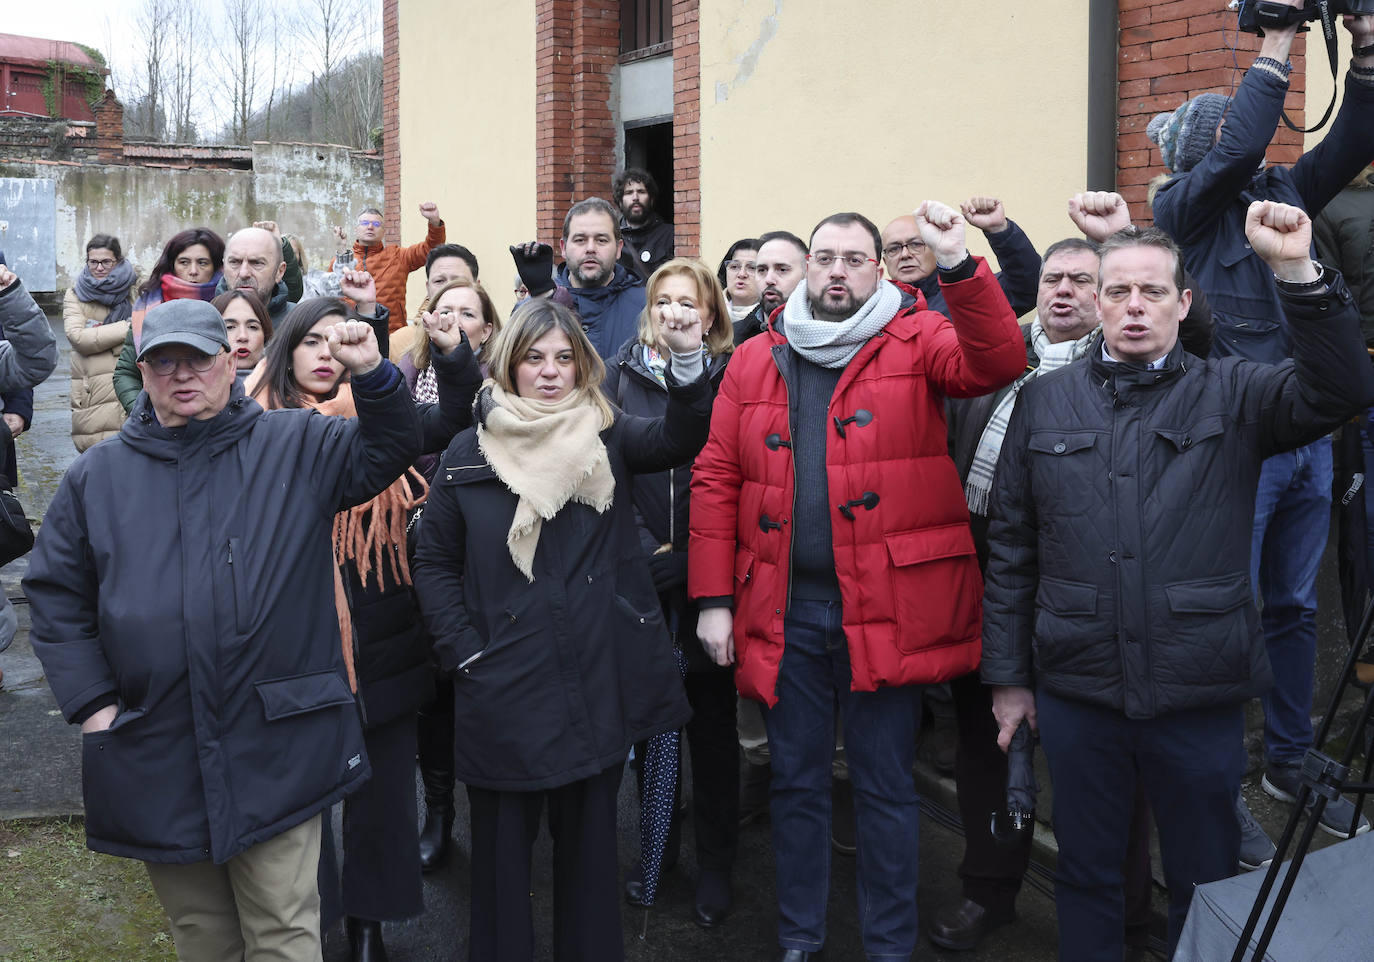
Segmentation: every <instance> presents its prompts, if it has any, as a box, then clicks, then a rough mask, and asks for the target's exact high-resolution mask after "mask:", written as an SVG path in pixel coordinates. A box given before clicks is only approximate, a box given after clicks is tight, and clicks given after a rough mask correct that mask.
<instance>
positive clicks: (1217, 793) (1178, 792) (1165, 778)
mask: <svg viewBox="0 0 1374 962" xmlns="http://www.w3.org/2000/svg"><path fill="white" fill-rule="evenodd" d="M1035 703H1036V714H1037V716H1038V717H1039V721H1040V743H1041V745H1042V746H1043V748H1044V750H1045V761H1046V762H1047V763H1048V765H1049V769H1050V778H1051V780H1052V781H1053V783H1054V835H1055V839H1056V840H1057V841H1058V843H1059V866H1058V869H1057V870H1056V872H1055V885H1054V903H1055V909H1056V910H1057V912H1058V914H1059V958H1060V959H1062V960H1063V962H1108V960H1110V962H1121V958H1122V955H1123V954H1124V953H1125V949H1126V946H1125V922H1126V911H1125V901H1124V876H1123V874H1122V869H1121V867H1122V864H1123V863H1124V862H1125V860H1126V845H1127V839H1128V837H1129V835H1130V827H1131V820H1132V817H1133V814H1132V805H1131V799H1132V798H1133V797H1134V796H1135V793H1136V785H1137V784H1138V783H1141V784H1143V785H1144V786H1145V791H1146V795H1147V797H1148V798H1149V800H1150V807H1151V809H1152V810H1153V812H1154V817H1155V825H1156V827H1157V828H1158V830H1159V849H1160V854H1161V855H1162V856H1163V862H1164V880H1165V882H1166V884H1167V885H1168V887H1169V953H1170V955H1172V954H1173V951H1174V947H1175V946H1176V945H1177V944H1178V937H1179V934H1180V933H1181V932H1182V931H1183V921H1184V919H1185V918H1186V917H1187V915H1188V904H1189V902H1190V901H1191V900H1192V897H1193V887H1194V886H1195V885H1200V884H1202V883H1203V882H1214V881H1216V880H1217V879H1223V878H1230V877H1231V876H1232V875H1235V874H1236V861H1237V859H1238V858H1239V857H1240V826H1239V825H1238V824H1237V822H1236V810H1235V804H1236V793H1237V792H1239V791H1240V780H1241V775H1242V774H1243V773H1244V771H1245V751H1244V748H1243V737H1244V734H1245V713H1244V712H1243V711H1242V706H1240V705H1226V706H1222V707H1220V708H1202V709H1195V710H1193V711H1183V712H1176V713H1174V714H1172V715H1163V716H1160V717H1158V718H1150V719H1145V720H1132V719H1129V718H1127V717H1126V716H1125V715H1124V714H1122V713H1121V712H1119V711H1115V710H1113V709H1110V708H1100V707H1098V706H1095V705H1089V704H1087V703H1085V702H1078V701H1072V700H1070V699H1067V698H1059V697H1056V696H1054V695H1051V694H1050V693H1049V692H1047V691H1045V690H1044V689H1043V688H1042V689H1041V690H1039V691H1038V692H1036V696H1035Z"/></svg>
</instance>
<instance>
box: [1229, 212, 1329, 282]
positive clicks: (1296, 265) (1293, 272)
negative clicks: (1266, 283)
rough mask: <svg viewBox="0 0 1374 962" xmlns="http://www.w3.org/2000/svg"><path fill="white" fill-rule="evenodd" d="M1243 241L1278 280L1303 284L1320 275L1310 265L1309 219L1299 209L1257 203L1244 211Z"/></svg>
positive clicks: (1310, 234) (1310, 224)
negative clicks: (1248, 244) (1246, 241)
mask: <svg viewBox="0 0 1374 962" xmlns="http://www.w3.org/2000/svg"><path fill="white" fill-rule="evenodd" d="M1245 239H1246V240H1248V241H1249V242H1250V246H1251V247H1252V248H1254V251H1255V253H1256V254H1258V255H1259V256H1260V257H1262V258H1264V262H1265V263H1266V264H1268V265H1269V269H1270V270H1272V271H1273V272H1274V276H1275V277H1277V278H1278V279H1279V280H1281V281H1290V282H1293V283H1299V284H1301V283H1306V282H1308V281H1315V280H1316V279H1317V278H1318V277H1320V276H1321V275H1320V274H1319V273H1318V271H1317V268H1316V266H1315V265H1313V263H1312V256H1311V253H1310V252H1311V250H1312V218H1310V217H1308V216H1307V212H1306V211H1305V210H1303V209H1302V208H1301V207H1291V206H1289V205H1288V204H1280V203H1276V202H1275V201H1272V200H1257V201H1255V202H1254V203H1253V204H1251V205H1250V209H1249V210H1247V211H1246V212H1245Z"/></svg>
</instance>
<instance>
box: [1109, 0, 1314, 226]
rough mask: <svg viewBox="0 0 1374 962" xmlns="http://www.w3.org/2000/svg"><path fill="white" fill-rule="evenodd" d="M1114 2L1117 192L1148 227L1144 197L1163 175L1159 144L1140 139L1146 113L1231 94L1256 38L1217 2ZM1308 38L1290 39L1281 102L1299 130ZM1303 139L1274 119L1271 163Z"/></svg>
mask: <svg viewBox="0 0 1374 962" xmlns="http://www.w3.org/2000/svg"><path fill="white" fill-rule="evenodd" d="M1118 2H1119V6H1118V10H1119V16H1120V30H1121V33H1120V42H1119V47H1118V57H1117V63H1118V68H1117V87H1118V90H1117V99H1118V110H1117V114H1118V123H1117V137H1118V139H1117V189H1118V190H1120V191H1121V195H1122V196H1123V197H1125V198H1126V200H1127V202H1128V203H1129V204H1130V206H1131V215H1132V217H1133V218H1134V219H1135V222H1136V223H1138V224H1149V223H1151V222H1153V219H1154V218H1153V216H1152V215H1151V213H1150V209H1149V204H1148V203H1147V200H1146V196H1147V192H1148V187H1149V183H1150V180H1151V178H1153V177H1155V176H1156V175H1158V174H1162V173H1165V170H1164V164H1163V162H1162V161H1161V160H1160V156H1159V148H1157V147H1155V145H1154V144H1153V143H1151V142H1150V139H1149V138H1148V137H1146V136H1145V127H1146V126H1147V125H1148V124H1149V122H1150V118H1152V117H1153V116H1154V115H1155V114H1157V113H1161V112H1162V111H1166V110H1173V109H1174V108H1176V107H1177V106H1178V105H1179V104H1181V103H1183V102H1184V101H1185V100H1187V99H1188V98H1189V97H1193V96H1196V95H1197V94H1200V93H1206V92H1208V91H1212V92H1215V93H1220V94H1229V93H1231V91H1232V86H1233V83H1234V84H1239V83H1240V78H1241V77H1242V76H1243V75H1244V72H1245V70H1246V68H1248V67H1249V66H1250V63H1251V61H1253V60H1254V59H1255V54H1256V53H1257V52H1258V51H1259V45H1260V38H1258V37H1256V36H1253V35H1252V34H1244V33H1238V32H1237V30H1236V15H1235V13H1233V12H1231V11H1229V10H1226V9H1225V8H1224V6H1223V5H1222V4H1221V3H1219V2H1217V0H1118ZM1306 36H1307V35H1306V34H1299V35H1298V38H1297V40H1296V41H1294V43H1293V50H1292V54H1291V59H1292V62H1293V73H1292V76H1291V77H1290V78H1289V94H1288V99H1287V101H1286V105H1287V109H1288V116H1289V118H1290V119H1291V120H1292V121H1293V123H1295V124H1297V125H1298V126H1299V127H1302V126H1306V120H1305V111H1304V101H1305V97H1304V93H1305V91H1306V80H1307V78H1306V57H1305V56H1304V53H1305V51H1306V40H1305V37H1306ZM1232 45H1234V46H1235V53H1234V55H1233V54H1232ZM1237 65H1238V67H1239V69H1236V67H1237ZM1302 141H1303V138H1302V134H1299V133H1296V132H1294V131H1292V130H1289V129H1288V128H1287V127H1286V126H1285V125H1284V124H1283V123H1282V122H1280V123H1279V126H1278V131H1277V134H1276V136H1275V137H1274V139H1273V140H1272V141H1271V143H1270V146H1269V150H1268V153H1267V155H1266V156H1267V158H1268V160H1269V162H1270V163H1278V164H1292V163H1295V162H1296V161H1297V159H1298V158H1299V157H1300V156H1302Z"/></svg>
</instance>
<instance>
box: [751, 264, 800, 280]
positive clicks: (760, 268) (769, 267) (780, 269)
mask: <svg viewBox="0 0 1374 962" xmlns="http://www.w3.org/2000/svg"><path fill="white" fill-rule="evenodd" d="M769 271H774V272H776V273H777V274H778V276H779V277H786V276H787V275H788V274H790V273H792V265H791V264H781V263H779V264H758V265H756V266H755V267H754V273H755V274H757V275H759V277H762V276H763V275H765V274H767V273H768V272H769Z"/></svg>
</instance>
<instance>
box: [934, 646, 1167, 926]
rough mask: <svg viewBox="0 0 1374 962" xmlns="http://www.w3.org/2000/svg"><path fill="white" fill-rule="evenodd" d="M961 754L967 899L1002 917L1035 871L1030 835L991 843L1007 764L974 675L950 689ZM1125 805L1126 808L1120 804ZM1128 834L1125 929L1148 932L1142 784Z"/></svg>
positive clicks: (1146, 814)
mask: <svg viewBox="0 0 1374 962" xmlns="http://www.w3.org/2000/svg"><path fill="white" fill-rule="evenodd" d="M949 687H950V692H951V694H952V695H953V697H954V711H955V719H956V722H957V724H958V729H959V750H958V754H957V755H956V756H955V760H954V785H955V788H956V790H957V791H958V794H959V817H960V818H962V819H963V822H964V860H963V862H961V863H960V865H959V877H960V879H962V881H963V890H964V898H966V899H969V900H970V901H973V902H977V903H978V904H979V905H981V906H983V907H984V908H989V909H993V910H994V911H998V912H1001V911H1004V910H1009V909H1011V908H1013V907H1014V906H1015V904H1016V893H1017V892H1019V891H1020V890H1021V878H1022V876H1023V875H1025V874H1026V869H1027V868H1028V867H1029V866H1030V854H1031V834H1032V833H1031V832H1019V833H1017V834H1016V835H1015V836H1014V837H1013V838H1012V839H1011V840H1009V841H1008V842H1006V843H1003V842H998V841H997V840H996V839H994V838H993V837H992V831H991V827H990V824H989V818H988V816H989V815H991V813H992V812H994V811H997V812H1000V811H1002V810H1003V809H1004V808H1005V807H1006V798H1007V793H1006V787H1007V756H1006V755H1005V754H1003V752H1002V749H1000V748H998V747H997V721H996V719H994V718H993V717H992V689H990V688H988V686H987V685H984V684H983V683H982V681H981V680H979V678H978V674H977V673H976V672H974V673H972V674H968V675H964V676H962V677H960V678H956V679H954V680H953V681H952V682H950V686H949ZM1119 804H1121V805H1125V804H1127V803H1126V800H1125V799H1120V800H1119ZM1130 807H1131V810H1132V812H1131V828H1130V836H1129V846H1128V848H1127V852H1126V861H1125V877H1126V924H1127V925H1133V926H1135V925H1147V924H1149V921H1150V898H1151V887H1152V884H1153V879H1152V876H1151V871H1150V827H1151V824H1152V819H1151V814H1150V802H1149V799H1148V797H1147V796H1146V793H1145V785H1144V782H1139V783H1138V784H1137V785H1136V789H1135V797H1134V798H1133V799H1132V800H1131V802H1130Z"/></svg>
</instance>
